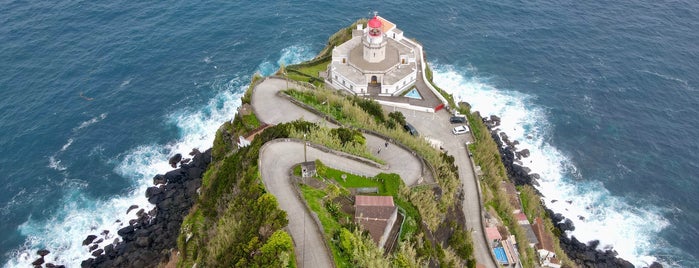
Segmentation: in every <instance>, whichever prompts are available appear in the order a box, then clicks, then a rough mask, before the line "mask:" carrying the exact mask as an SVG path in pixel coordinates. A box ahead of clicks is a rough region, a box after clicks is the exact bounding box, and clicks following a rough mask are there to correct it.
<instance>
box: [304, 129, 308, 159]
mask: <svg viewBox="0 0 699 268" xmlns="http://www.w3.org/2000/svg"><path fill="white" fill-rule="evenodd" d="M303 162H308V159H307V158H306V134H303Z"/></svg>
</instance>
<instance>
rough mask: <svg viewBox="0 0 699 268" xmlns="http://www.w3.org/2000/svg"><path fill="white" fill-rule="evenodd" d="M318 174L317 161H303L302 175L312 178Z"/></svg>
mask: <svg viewBox="0 0 699 268" xmlns="http://www.w3.org/2000/svg"><path fill="white" fill-rule="evenodd" d="M315 175H316V162H315V161H308V162H303V163H301V177H302V178H310V177H313V176H315Z"/></svg>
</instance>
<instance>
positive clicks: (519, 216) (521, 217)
mask: <svg viewBox="0 0 699 268" xmlns="http://www.w3.org/2000/svg"><path fill="white" fill-rule="evenodd" d="M515 219H517V221H527V222H529V219H527V215H525V214H524V213H522V212H520V213H517V214H515Z"/></svg>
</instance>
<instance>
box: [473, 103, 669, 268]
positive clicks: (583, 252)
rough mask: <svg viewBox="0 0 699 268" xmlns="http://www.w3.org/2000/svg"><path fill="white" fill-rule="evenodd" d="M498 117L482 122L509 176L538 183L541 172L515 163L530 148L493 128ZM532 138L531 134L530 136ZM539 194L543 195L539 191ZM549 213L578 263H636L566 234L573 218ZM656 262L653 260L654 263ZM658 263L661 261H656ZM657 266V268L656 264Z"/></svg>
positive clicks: (519, 181)
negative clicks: (496, 147)
mask: <svg viewBox="0 0 699 268" xmlns="http://www.w3.org/2000/svg"><path fill="white" fill-rule="evenodd" d="M498 121H499V118H498V117H493V116H491V118H490V120H488V119H486V118H483V122H484V123H486V126H487V127H488V128H489V130H490V135H491V138H492V139H493V141H495V143H497V145H498V149H499V151H500V158H501V160H502V163H503V165H504V166H505V169H506V170H507V176H508V178H509V179H510V181H512V182H513V183H514V184H515V185H518V186H519V185H532V184H538V182H537V181H536V180H538V179H539V178H540V176H539V174H531V175H530V174H528V173H529V172H531V170H530V169H529V168H526V167H523V166H520V165H517V164H515V161H516V160H517V158H518V157H528V156H529V155H530V152H529V150H527V149H524V150H521V151H519V152H518V151H516V148H515V147H514V143H512V142H510V141H509V137H508V136H507V134H505V133H504V132H498V131H497V130H494V129H493V127H494V126H497V125H499V122H498ZM527 138H528V139H531V137H529V136H528V137H527ZM539 195H541V194H540V193H539ZM566 202H568V203H572V200H567V201H566ZM544 209H545V210H546V212H547V213H548V214H549V217H550V218H551V220H552V222H553V223H554V225H555V227H556V228H557V229H558V233H559V234H560V235H559V240H560V246H561V248H562V249H563V251H565V252H566V254H567V255H568V256H569V257H570V258H571V260H573V261H574V262H575V263H576V264H577V265H578V266H581V267H629V268H631V267H633V265H632V264H631V263H630V262H628V261H626V260H624V259H621V258H618V257H617V253H616V251H613V250H604V251H602V250H598V249H597V246H598V245H599V241H591V242H590V243H589V244H585V243H582V242H580V241H578V240H577V238H575V237H574V236H573V237H571V238H568V237H567V234H566V231H573V230H575V226H574V225H573V221H571V220H570V219H566V218H565V217H563V215H561V214H560V213H554V212H553V211H552V210H550V209H548V208H544ZM655 264H657V263H654V265H655ZM657 265H659V264H657ZM654 268H655V267H654Z"/></svg>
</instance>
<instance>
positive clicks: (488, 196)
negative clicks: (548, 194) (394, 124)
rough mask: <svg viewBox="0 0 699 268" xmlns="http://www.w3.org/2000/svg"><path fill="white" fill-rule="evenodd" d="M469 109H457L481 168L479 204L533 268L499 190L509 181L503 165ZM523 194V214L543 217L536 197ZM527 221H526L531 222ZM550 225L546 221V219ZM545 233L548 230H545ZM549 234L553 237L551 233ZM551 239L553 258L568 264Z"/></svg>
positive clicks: (531, 193)
mask: <svg viewBox="0 0 699 268" xmlns="http://www.w3.org/2000/svg"><path fill="white" fill-rule="evenodd" d="M468 108H469V107H460V109H459V110H460V112H461V113H462V114H466V115H467V118H468V122H469V125H470V126H471V133H472V134H473V137H474V139H475V143H472V144H470V145H469V150H470V151H471V152H472V153H473V158H474V161H475V162H476V164H477V165H479V166H480V167H481V171H482V176H481V178H482V181H483V182H484V183H485V185H484V186H485V187H483V201H484V202H485V205H486V207H490V208H492V209H493V210H495V212H496V213H497V215H498V216H499V217H500V219H501V220H502V222H503V224H504V225H505V226H507V227H508V229H509V231H510V232H511V233H512V234H513V235H514V236H515V239H516V241H517V249H518V252H519V257H520V260H521V261H522V265H524V267H533V266H535V264H537V263H538V257H537V256H536V253H535V252H534V250H533V249H532V248H530V247H529V245H528V241H527V238H526V233H525V231H524V229H523V228H522V227H521V226H520V225H519V224H517V221H516V220H515V219H514V216H513V214H512V211H513V209H512V207H511V205H510V203H509V201H508V197H507V196H506V194H505V192H504V190H502V188H501V186H500V185H501V182H502V181H509V179H508V178H507V172H506V170H505V166H504V165H503V164H502V160H501V158H500V152H499V151H498V146H497V144H496V143H495V141H494V140H493V138H492V137H491V136H490V132H489V131H488V128H487V127H486V126H485V124H483V121H482V119H481V118H480V117H479V116H477V114H475V113H471V112H470V110H469V109H468ZM522 189H524V190H523V191H522V193H523V195H521V196H520V199H521V200H522V205H523V211H524V212H525V213H526V214H527V215H528V217H530V218H531V219H533V217H536V216H541V217H542V218H546V216H545V215H544V214H545V213H541V212H542V211H543V208H542V207H541V204H540V203H539V201H538V200H539V198H538V196H536V193H535V192H534V190H533V188H531V187H530V186H525V187H524V188H520V190H522ZM531 219H530V220H531ZM549 222H550V220H549ZM549 230H551V229H550V228H549ZM552 235H553V234H552ZM554 237H555V241H556V243H554V244H555V246H554V247H555V248H556V255H557V256H558V258H559V259H560V260H561V261H562V262H563V264H567V265H572V262H571V261H570V259H569V258H568V256H567V255H566V254H565V252H563V251H562V250H560V245H559V244H558V236H554Z"/></svg>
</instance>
